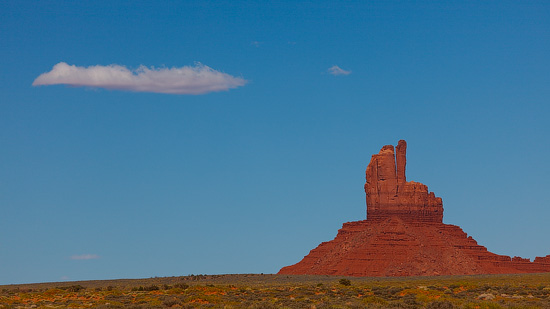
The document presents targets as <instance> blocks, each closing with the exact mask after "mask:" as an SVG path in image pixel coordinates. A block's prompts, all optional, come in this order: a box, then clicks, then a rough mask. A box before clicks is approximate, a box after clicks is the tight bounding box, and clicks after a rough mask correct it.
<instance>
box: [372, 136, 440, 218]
mask: <svg viewBox="0 0 550 309" xmlns="http://www.w3.org/2000/svg"><path fill="white" fill-rule="evenodd" d="M406 155H407V143H406V142H405V141H404V140H400V141H399V143H398V144H397V146H396V147H395V152H394V148H393V146H392V145H386V146H384V147H382V149H381V150H380V152H379V153H378V154H375V155H373V156H372V158H371V160H370V163H369V165H368V166H367V171H366V180H367V182H366V183H365V193H366V194H367V220H371V221H380V220H384V219H386V218H389V217H392V216H396V217H399V218H401V219H402V220H405V221H414V222H418V221H419V222H443V202H442V201H441V198H440V197H435V194H434V193H433V192H428V187H427V186H426V185H423V184H421V183H419V182H414V181H409V182H407V178H406V176H405V166H406V164H407V157H406Z"/></svg>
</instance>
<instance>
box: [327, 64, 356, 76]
mask: <svg viewBox="0 0 550 309" xmlns="http://www.w3.org/2000/svg"><path fill="white" fill-rule="evenodd" d="M328 72H329V73H330V74H332V75H335V76H338V75H350V74H351V71H346V70H344V69H342V68H340V67H339V66H337V65H333V66H332V67H330V68H329V69H328Z"/></svg>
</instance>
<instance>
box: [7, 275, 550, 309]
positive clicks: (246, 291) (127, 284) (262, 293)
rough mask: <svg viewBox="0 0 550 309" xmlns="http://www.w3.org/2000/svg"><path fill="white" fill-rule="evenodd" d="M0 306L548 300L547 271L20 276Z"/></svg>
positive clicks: (538, 303)
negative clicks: (32, 280)
mask: <svg viewBox="0 0 550 309" xmlns="http://www.w3.org/2000/svg"><path fill="white" fill-rule="evenodd" d="M342 279H345V280H342ZM0 308H317V309H321V308H433V309H435V308H441V309H446V308H550V273H545V274H523V275H486V276H450V277H443V276H442V277H405V278H351V277H345V278H344V277H336V276H287V275H263V274H261V275H256V274H248V275H247V274H243V275H209V276H207V275H197V276H184V277H166V278H150V279H135V280H129V279H122V280H104V281H78V282H59V283H39V284H20V285H5V286H0Z"/></svg>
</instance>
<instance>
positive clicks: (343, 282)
mask: <svg viewBox="0 0 550 309" xmlns="http://www.w3.org/2000/svg"><path fill="white" fill-rule="evenodd" d="M338 282H339V283H340V284H341V285H345V286H350V285H351V281H349V279H344V278H342V279H340V281H338Z"/></svg>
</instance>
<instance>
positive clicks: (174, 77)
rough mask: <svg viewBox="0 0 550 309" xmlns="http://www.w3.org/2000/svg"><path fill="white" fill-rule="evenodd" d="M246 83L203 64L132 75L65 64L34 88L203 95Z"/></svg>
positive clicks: (116, 69)
mask: <svg viewBox="0 0 550 309" xmlns="http://www.w3.org/2000/svg"><path fill="white" fill-rule="evenodd" d="M246 83H247V81H246V80H244V79H242V78H240V77H234V76H231V75H229V74H226V73H222V72H219V71H216V70H214V69H212V68H210V67H208V66H206V65H203V64H201V63H196V64H195V66H194V67H191V66H184V67H181V68H160V69H156V68H154V67H151V68H148V67H146V66H140V67H139V68H138V69H137V70H134V71H131V70H129V69H128V68H126V67H125V66H121V65H116V64H112V65H108V66H103V65H96V66H89V67H78V66H75V65H68V64H67V63H65V62H60V63H58V64H56V65H55V66H54V67H53V69H52V70H51V71H50V72H47V73H43V74H41V75H40V76H38V77H37V78H36V79H35V80H34V82H33V83H32V85H33V86H42V85H59V84H63V85H70V86H75V87H94V88H105V89H113V90H128V91H138V92H157V93H170V94H204V93H208V92H214V91H224V90H229V89H231V88H237V87H240V86H244V85H245V84H246Z"/></svg>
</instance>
